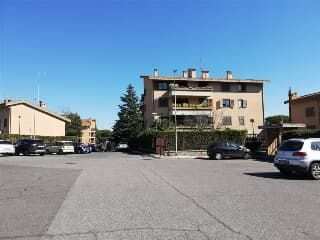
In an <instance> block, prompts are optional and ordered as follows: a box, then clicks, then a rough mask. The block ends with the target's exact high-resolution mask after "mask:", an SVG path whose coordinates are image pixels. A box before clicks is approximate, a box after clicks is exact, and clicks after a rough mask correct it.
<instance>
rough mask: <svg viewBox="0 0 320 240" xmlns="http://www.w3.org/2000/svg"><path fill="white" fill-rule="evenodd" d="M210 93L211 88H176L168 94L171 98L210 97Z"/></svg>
mask: <svg viewBox="0 0 320 240" xmlns="http://www.w3.org/2000/svg"><path fill="white" fill-rule="evenodd" d="M212 91H213V88H212V87H176V88H172V89H171V90H170V94H171V95H172V96H198V97H210V96H211V95H212Z"/></svg>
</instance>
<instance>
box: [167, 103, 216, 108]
mask: <svg viewBox="0 0 320 240" xmlns="http://www.w3.org/2000/svg"><path fill="white" fill-rule="evenodd" d="M211 108H212V106H211V105H210V104H207V103H202V104H191V103H177V109H211ZM172 109H175V104H172Z"/></svg>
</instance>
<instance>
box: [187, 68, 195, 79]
mask: <svg viewBox="0 0 320 240" xmlns="http://www.w3.org/2000/svg"><path fill="white" fill-rule="evenodd" d="M196 77H197V71H196V69H195V68H189V69H188V78H196Z"/></svg>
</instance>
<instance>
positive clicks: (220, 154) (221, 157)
mask: <svg viewBox="0 0 320 240" xmlns="http://www.w3.org/2000/svg"><path fill="white" fill-rule="evenodd" d="M214 158H215V159H216V160H221V159H223V155H222V153H215V155H214Z"/></svg>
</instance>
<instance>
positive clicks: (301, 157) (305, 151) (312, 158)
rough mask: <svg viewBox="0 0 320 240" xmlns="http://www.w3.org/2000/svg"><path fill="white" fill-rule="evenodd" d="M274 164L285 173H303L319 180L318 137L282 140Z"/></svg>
mask: <svg viewBox="0 0 320 240" xmlns="http://www.w3.org/2000/svg"><path fill="white" fill-rule="evenodd" d="M274 165H275V167H276V168H278V169H279V170H280V172H281V173H283V174H285V175H290V174H292V173H303V174H307V175H309V176H311V177H312V178H313V179H316V180H320V138H309V139H290V140H287V141H285V142H283V143H282V145H281V146H280V148H279V150H278V153H277V155H276V157H275V159H274Z"/></svg>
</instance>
